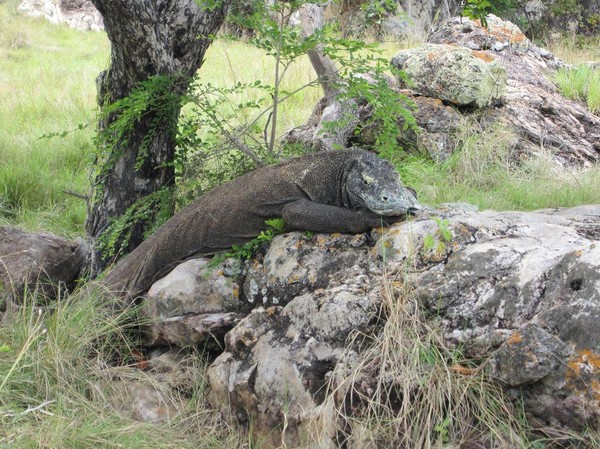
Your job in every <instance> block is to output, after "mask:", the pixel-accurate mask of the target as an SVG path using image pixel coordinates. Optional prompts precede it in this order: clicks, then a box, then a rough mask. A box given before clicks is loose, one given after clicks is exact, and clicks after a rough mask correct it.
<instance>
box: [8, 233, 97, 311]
mask: <svg viewBox="0 0 600 449" xmlns="http://www.w3.org/2000/svg"><path fill="white" fill-rule="evenodd" d="M86 252H87V248H86V246H85V245H84V244H83V243H79V242H71V241H68V240H65V239H62V238H59V237H57V236H55V235H52V234H49V233H45V232H39V233H30V232H25V231H22V230H20V229H16V228H11V227H6V226H0V297H10V298H12V299H14V300H19V299H20V298H22V297H23V294H24V292H25V291H33V290H37V291H38V292H41V293H43V294H45V295H48V296H56V294H57V289H58V288H67V287H70V286H72V284H73V283H74V282H75V280H76V279H77V277H78V276H79V273H80V271H81V269H82V267H83V264H84V261H85V257H86Z"/></svg>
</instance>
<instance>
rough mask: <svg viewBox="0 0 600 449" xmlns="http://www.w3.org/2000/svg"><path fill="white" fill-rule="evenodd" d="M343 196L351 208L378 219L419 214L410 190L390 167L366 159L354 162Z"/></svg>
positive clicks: (412, 192) (380, 161)
mask: <svg viewBox="0 0 600 449" xmlns="http://www.w3.org/2000/svg"><path fill="white" fill-rule="evenodd" d="M346 189H347V195H348V197H349V199H350V203H351V207H353V208H355V209H368V210H370V211H371V212H374V213H376V214H378V215H383V216H396V215H406V214H410V215H414V214H416V213H417V212H419V211H420V210H422V207H421V205H420V204H419V202H418V201H417V198H416V195H415V193H414V190H412V189H410V188H408V187H405V186H404V185H403V184H402V181H401V180H400V176H399V175H398V172H397V171H396V170H395V169H394V167H393V166H392V164H391V163H389V162H388V161H384V160H381V159H374V158H373V157H371V156H370V155H369V156H368V157H362V158H359V159H357V160H356V161H355V163H354V164H353V166H352V167H351V168H350V170H349V172H348V178H347V181H346Z"/></svg>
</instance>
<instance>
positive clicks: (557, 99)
mask: <svg viewBox="0 0 600 449" xmlns="http://www.w3.org/2000/svg"><path fill="white" fill-rule="evenodd" d="M428 42H429V44H428V45H430V44H436V45H451V46H456V47H459V48H466V49H469V50H471V51H472V52H473V53H474V54H476V55H478V57H479V58H481V59H483V60H493V61H497V62H498V63H499V64H501V65H502V66H503V67H504V68H505V70H506V76H507V80H506V89H505V92H504V93H503V95H502V98H501V100H502V101H501V103H500V104H498V105H497V107H493V108H488V109H487V110H486V111H485V112H486V116H485V120H487V121H488V122H493V121H500V122H502V123H505V124H506V125H507V126H508V127H510V128H512V129H513V130H514V131H515V133H516V134H517V135H518V136H519V137H520V139H519V142H518V143H517V147H518V149H519V150H521V151H522V152H526V153H530V152H532V151H536V150H537V149H539V147H540V145H543V146H544V147H546V148H548V149H550V150H551V151H552V152H553V154H554V156H555V158H556V160H557V161H559V162H561V163H563V164H577V165H590V164H592V163H596V162H598V161H600V117H598V116H597V115H594V114H592V113H590V112H589V110H587V108H586V106H585V105H583V104H582V103H580V102H577V101H573V100H569V99H567V98H565V97H563V96H562V95H561V94H560V92H559V91H558V89H557V87H556V85H555V84H554V83H553V82H552V80H551V78H550V77H551V75H552V74H553V73H554V72H555V71H556V70H557V69H559V68H562V67H566V65H565V64H564V63H563V62H562V61H560V60H558V59H557V58H556V57H555V56H554V55H553V54H552V53H550V52H549V51H547V50H545V49H543V48H540V47H538V46H536V45H535V44H534V43H533V42H531V41H530V40H529V39H527V37H526V36H525V35H524V34H523V33H522V32H521V31H520V30H519V28H518V27H516V26H515V25H514V24H512V23H510V22H508V21H503V20H501V19H499V18H498V17H496V16H493V15H490V16H489V18H488V28H483V27H482V26H481V25H480V24H479V23H478V22H474V21H472V20H469V19H465V18H452V19H450V20H448V21H446V22H444V23H442V24H440V25H438V26H436V27H434V28H433V29H432V30H431V32H430V33H429V36H428ZM402 55H403V56H401V59H406V58H407V56H406V55H405V54H404V53H402ZM411 70H414V69H411ZM414 75H415V76H416V77H418V79H419V80H420V84H425V85H426V84H427V81H430V82H433V81H434V79H433V78H431V77H429V78H426V80H423V77H425V76H426V75H427V73H426V72H415V73H414ZM420 84H417V87H416V91H417V94H418V95H426V96H427V95H429V94H430V90H423V91H419V89H418V86H419V85H420ZM441 99H442V100H443V99H444V98H441Z"/></svg>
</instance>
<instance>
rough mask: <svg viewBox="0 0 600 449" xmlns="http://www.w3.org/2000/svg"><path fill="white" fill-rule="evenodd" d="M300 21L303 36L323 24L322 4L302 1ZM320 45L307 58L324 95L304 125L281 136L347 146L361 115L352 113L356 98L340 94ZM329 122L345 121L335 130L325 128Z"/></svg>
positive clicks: (313, 143) (321, 144)
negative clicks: (344, 96) (342, 96)
mask: <svg viewBox="0 0 600 449" xmlns="http://www.w3.org/2000/svg"><path fill="white" fill-rule="evenodd" d="M299 12H300V23H301V25H302V33H303V35H304V36H305V37H309V36H311V35H312V34H313V33H315V31H317V30H318V29H320V28H321V27H322V26H323V6H321V5H317V4H312V3H305V4H303V5H302V7H301V8H300V11H299ZM322 48H323V46H322V45H317V46H316V47H315V49H314V50H310V51H307V54H308V59H309V60H310V63H311V64H312V66H313V69H314V70H315V72H316V74H317V76H318V77H319V83H320V84H321V88H322V89H323V94H324V97H323V98H321V99H320V100H319V103H318V104H317V105H316V107H315V108H314V110H313V112H312V114H311V117H310V118H309V119H308V121H307V123H306V124H305V125H301V126H299V127H296V128H294V129H292V130H290V131H288V132H287V133H286V134H285V135H284V136H283V140H284V141H287V142H289V143H301V144H303V145H306V146H309V147H310V146H313V147H315V148H318V149H320V150H334V149H339V148H346V147H347V146H348V141H349V139H350V138H351V137H352V134H353V131H354V129H356V126H357V125H358V124H359V123H360V118H359V117H357V116H355V115H354V114H353V111H354V110H355V109H356V102H355V101H354V100H352V99H348V98H340V96H341V94H342V93H343V92H342V89H343V83H342V79H341V77H340V74H339V72H338V69H337V66H336V64H335V62H334V61H332V60H331V58H329V56H327V55H326V54H324V53H323V50H322ZM328 122H339V123H345V125H344V126H340V127H339V128H337V129H335V131H332V130H327V126H326V124H327V123H328Z"/></svg>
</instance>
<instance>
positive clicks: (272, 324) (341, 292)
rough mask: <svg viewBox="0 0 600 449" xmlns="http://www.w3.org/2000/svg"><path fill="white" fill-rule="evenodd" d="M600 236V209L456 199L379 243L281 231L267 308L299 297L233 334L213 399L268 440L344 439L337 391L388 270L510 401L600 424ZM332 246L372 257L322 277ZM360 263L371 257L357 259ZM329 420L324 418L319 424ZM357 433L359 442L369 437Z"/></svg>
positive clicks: (267, 283)
mask: <svg viewBox="0 0 600 449" xmlns="http://www.w3.org/2000/svg"><path fill="white" fill-rule="evenodd" d="M434 216H435V217H436V220H437V221H436V220H434V219H433V217H434ZM378 232H379V231H378ZM598 232H600V205H598V206H582V207H578V208H572V209H560V210H559V209H552V210H544V211H538V212H492V211H483V212H477V211H476V209H475V208H473V207H470V206H469V205H458V206H456V207H453V206H452V205H448V206H447V207H446V208H445V209H439V210H437V211H427V212H425V213H424V214H423V216H422V217H420V218H417V219H414V220H412V221H409V222H404V223H401V224H398V225H395V226H394V227H392V228H391V229H389V230H388V232H384V233H383V236H382V237H381V238H380V239H379V241H378V242H377V244H376V245H375V247H373V248H371V249H369V248H368V247H367V246H365V245H364V244H363V242H361V241H360V239H359V237H354V238H355V239H359V240H357V243H360V244H357V245H356V246H352V244H351V242H352V238H351V237H350V236H345V237H344V238H345V239H346V240H345V242H346V243H345V244H344V245H341V242H340V241H338V243H334V242H335V239H336V238H341V237H326V236H319V237H317V238H315V237H313V238H312V239H308V238H306V237H304V236H302V235H300V234H290V235H284V236H281V237H279V238H278V241H277V242H274V245H275V248H276V249H274V250H273V252H272V254H270V255H269V254H267V255H266V256H265V258H264V260H263V261H262V263H261V262H258V261H257V262H255V266H254V267H253V270H254V273H255V274H254V275H255V276H259V277H261V279H262V280H260V281H259V282H258V281H257V282H258V283H259V284H260V283H261V282H262V284H260V285H263V286H264V288H265V290H264V293H261V294H264V295H265V296H266V298H267V301H266V304H273V301H272V298H273V297H275V296H274V295H277V297H285V285H290V292H292V293H291V294H290V295H289V296H288V297H286V299H285V301H283V302H282V304H286V305H285V306H284V307H282V306H271V307H268V308H263V307H259V308H257V309H255V310H253V311H252V313H250V314H249V315H248V316H246V317H245V318H243V319H242V320H241V321H240V322H239V324H238V325H237V326H235V327H234V328H233V329H232V330H231V331H230V332H229V333H227V335H226V336H225V351H224V352H223V354H221V355H220V356H219V357H218V358H217V359H216V361H215V362H214V364H213V365H212V366H211V367H210V369H209V371H208V379H209V383H210V386H211V389H212V401H213V402H214V403H215V404H216V405H217V406H218V407H219V408H220V409H221V411H222V412H223V413H224V414H225V415H226V416H233V417H236V419H237V420H238V421H239V422H243V423H250V422H251V423H252V426H251V428H252V432H253V435H254V437H255V438H256V439H257V440H258V441H260V442H261V444H263V445H264V447H278V446H281V445H282V444H286V445H288V446H300V447H336V443H335V432H334V431H333V430H332V428H335V422H336V420H337V419H339V416H338V415H336V412H334V410H335V407H339V406H340V404H344V403H345V401H346V398H345V396H344V394H343V392H342V390H341V389H340V390H334V391H335V392H334V393H333V394H331V395H330V394H328V393H327V388H328V386H331V385H340V383H341V382H343V379H342V378H343V373H349V372H352V370H353V369H356V367H357V366H358V364H359V363H360V357H361V353H362V352H363V351H364V350H365V347H366V346H364V340H362V339H361V338H357V337H358V336H365V337H366V338H377V336H378V332H379V330H380V329H381V327H380V326H381V320H384V319H385V317H384V316H382V315H381V309H382V292H381V291H380V288H381V286H380V282H379V275H380V273H381V272H382V271H385V273H386V276H387V277H388V279H402V280H403V281H401V282H406V283H408V284H409V285H411V286H413V289H414V293H415V294H416V295H417V298H418V299H419V301H420V303H421V304H422V305H423V306H424V307H425V308H426V309H427V310H428V311H429V312H430V313H429V314H428V316H429V318H428V319H429V320H431V322H432V326H433V325H435V326H436V327H439V328H441V329H442V333H443V336H444V339H445V340H446V342H447V344H450V345H456V346H459V347H460V348H461V351H463V352H464V354H465V356H467V357H469V358H472V359H473V360H481V361H482V363H483V366H485V367H486V369H488V371H489V373H490V374H491V376H492V377H493V378H494V379H496V381H497V382H498V383H499V384H500V385H502V386H503V388H504V389H505V390H506V391H507V393H508V394H509V395H510V396H511V397H522V398H523V399H524V403H525V410H524V411H525V413H527V415H528V416H531V417H532V419H536V420H538V421H540V422H545V423H553V424H555V425H562V426H568V427H571V428H573V429H577V428H579V427H581V426H587V425H594V424H597V416H599V414H600V409H599V407H600V405H599V403H598V401H597V397H598V395H599V394H600V391H598V390H597V388H596V387H597V386H598V385H600V327H598V326H597V323H598V321H599V319H600V293H599V291H600V252H599V251H600V249H599V248H600V245H598V243H599V241H598V235H599V234H598ZM448 233H450V237H449V238H447V237H448V236H447V234H448ZM373 235H374V236H376V235H377V233H374V234H373ZM432 241H433V244H432V243H431V242H432ZM440 243H441V244H440ZM328 245H329V246H328ZM327 248H337V250H338V251H349V252H350V253H355V252H358V253H360V254H363V252H364V253H366V254H368V255H369V259H363V255H361V256H357V255H356V254H354V255H352V256H348V257H350V259H347V258H344V257H341V256H340V255H333V256H332V257H337V258H338V260H340V261H342V263H340V264H339V265H337V266H336V267H335V268H330V269H329V271H328V275H327V276H325V277H323V280H322V281H319V283H318V286H317V285H316V284H311V282H315V279H317V278H318V277H319V275H320V274H321V273H315V271H314V270H316V271H318V268H317V267H318V265H314V268H308V267H310V266H311V264H316V261H318V260H319V259H322V258H323V251H324V250H325V249H327ZM311 256H314V259H315V260H312V259H311ZM357 257H358V258H357ZM352 258H357V259H356V260H358V261H359V263H357V264H356V265H354V266H353V267H349V266H348V265H347V264H345V262H344V261H348V260H351V259H352ZM407 262H410V263H407ZM267 266H269V267H270V268H268V267H267ZM296 273H297V274H298V276H297V277H295V274H296ZM291 277H292V278H293V279H292V278H291ZM307 278H308V279H307ZM291 279H292V282H289V281H290V280H291ZM256 302H262V298H261V297H258V298H257V300H256ZM434 323H435V324H434ZM349 342H351V343H349ZM367 378H368V375H367ZM367 378H365V381H366V380H368V379H367ZM367 387H368V385H366V384H365V388H366V389H365V391H364V394H368V388H367ZM361 391H362V390H361ZM359 405H360V404H359V403H358V402H357V403H356V404H355V405H354V406H355V407H358V406H359ZM283 422H285V431H284V432H282V427H281V425H282V423H283ZM317 423H321V424H319V425H321V426H323V425H325V428H323V427H321V428H320V429H321V431H320V432H314V428H315V427H314V426H316V425H318V424H317ZM323 423H326V424H323ZM315 435H318V438H317V437H316V436H315ZM349 438H350V439H349V440H348V441H350V442H352V443H351V444H352V445H353V447H355V446H356V447H358V446H360V443H359V441H361V440H360V437H359V436H358V435H356V436H351V437H349ZM349 444H350V443H349Z"/></svg>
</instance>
